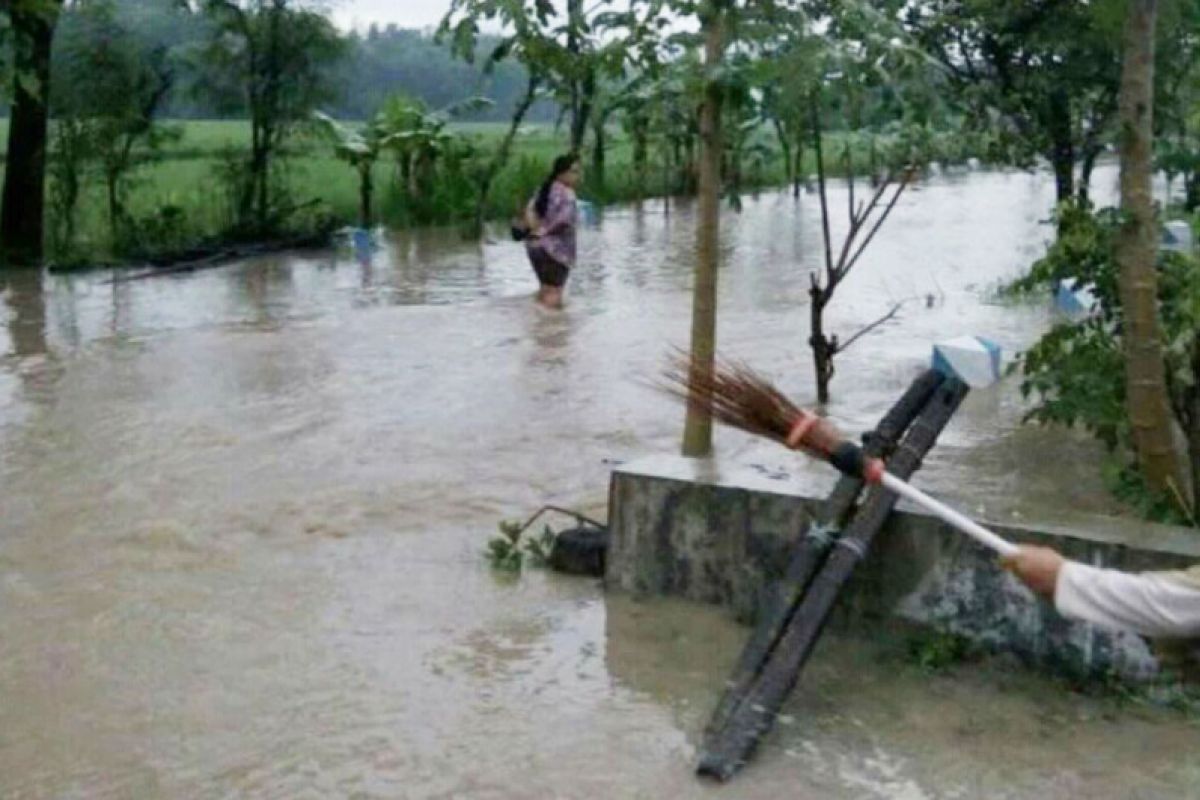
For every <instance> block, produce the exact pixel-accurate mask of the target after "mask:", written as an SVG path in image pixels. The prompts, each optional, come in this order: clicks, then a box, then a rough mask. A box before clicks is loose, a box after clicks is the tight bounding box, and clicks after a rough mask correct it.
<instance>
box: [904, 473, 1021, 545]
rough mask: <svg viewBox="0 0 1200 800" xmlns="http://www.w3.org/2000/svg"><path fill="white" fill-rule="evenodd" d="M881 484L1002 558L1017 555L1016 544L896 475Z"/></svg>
mask: <svg viewBox="0 0 1200 800" xmlns="http://www.w3.org/2000/svg"><path fill="white" fill-rule="evenodd" d="M881 482H882V483H883V485H884V486H885V487H887V488H888V489H891V490H892V491H893V492H895V493H896V494H898V495H900V496H901V497H904V498H906V499H908V500H912V501H913V502H914V503H916V504H917V505H919V506H921V507H922V508H924V509H926V510H927V511H930V512H932V513H933V514H934V515H935V516H937V517H939V518H941V519H942V520H944V521H946V522H948V523H949V524H951V525H953V526H954V527H955V528H958V529H959V530H960V531H962V532H963V533H965V534H967V535H968V536H970V537H971V538H972V539H974V540H975V541H977V542H979V543H980V544H981V545H983V546H984V547H989V548H991V549H992V550H995V551H996V552H997V553H999V554H1000V555H1002V556H1011V555H1014V554H1016V552H1017V546H1016V545H1015V544H1012V543H1011V542H1006V541H1005V540H1004V539H1001V538H1000V537H999V536H997V535H996V534H994V533H992V532H991V531H989V530H988V529H987V528H985V527H983V526H982V525H979V524H978V523H976V522H975V521H974V520H971V519H968V518H967V517H964V516H963V515H962V514H960V513H958V512H957V511H955V510H954V509H953V508H951V507H950V506H948V505H946V504H944V503H941V502H939V501H937V500H934V499H933V498H932V497H930V496H929V495H927V494H925V493H924V492H922V491H921V490H920V489H914V488H913V487H911V486H909V485H908V484H907V483H905V482H904V481H902V480H900V479H899V478H897V477H896V476H895V475H892V474H891V473H890V472H885V473H883V479H882V481H881Z"/></svg>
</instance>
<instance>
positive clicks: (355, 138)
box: [313, 111, 391, 228]
mask: <svg viewBox="0 0 1200 800" xmlns="http://www.w3.org/2000/svg"><path fill="white" fill-rule="evenodd" d="M313 119H314V121H315V122H316V123H317V128H318V130H319V131H320V132H321V133H322V134H323V135H324V136H325V138H326V139H328V140H330V141H331V142H332V143H333V152H334V154H335V155H336V156H337V157H338V158H340V159H342V160H343V161H345V162H346V163H347V164H349V165H350V166H351V167H353V168H354V169H355V170H356V171H357V172H358V187H359V188H358V198H359V212H358V224H359V227H362V228H370V227H371V220H372V214H371V198H372V193H373V191H374V183H373V181H372V176H371V173H372V171H373V170H374V169H375V162H376V161H378V160H379V153H380V151H381V150H382V149H383V148H384V147H386V146H387V145H388V144H389V143H390V140H391V136H390V135H389V134H388V133H387V132H386V130H385V128H384V127H383V125H381V124H380V121H379V119H378V118H376V119H374V120H372V121H371V122H370V123H368V124H367V125H364V126H363V127H362V128H361V129H359V130H354V129H353V128H348V127H346V126H345V125H342V124H341V123H340V122H338V121H337V120H335V119H334V118H333V117H331V116H329V115H328V114H324V113H322V112H320V111H318V112H315V113H314V114H313Z"/></svg>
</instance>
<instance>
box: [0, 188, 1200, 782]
mask: <svg viewBox="0 0 1200 800" xmlns="http://www.w3.org/2000/svg"><path fill="white" fill-rule="evenodd" d="M1098 180H1099V182H1100V186H1099V187H1098V189H1099V190H1100V191H1099V192H1098V194H1100V196H1104V194H1105V193H1106V192H1110V191H1111V188H1112V183H1113V182H1114V181H1115V172H1114V171H1113V170H1111V169H1108V170H1101V171H1099V177H1098ZM839 197H840V199H841V200H842V203H843V205H844V202H845V198H844V196H843V195H840V194H838V193H835V194H834V196H832V197H831V202H832V203H833V204H834V207H835V208H836V207H839V206H837V201H838V199H839ZM1051 198H1052V184H1051V182H1050V181H1049V180H1047V179H1045V178H1044V177H1039V176H1031V175H1027V174H1023V173H1012V174H980V173H976V174H969V175H957V176H943V177H938V178H934V179H932V180H931V181H930V182H928V183H926V184H923V185H922V186H921V187H919V189H918V190H917V191H914V192H912V193H911V194H910V195H908V196H906V197H905V198H904V199H903V200H902V201H901V203H900V205H899V206H898V207H897V209H896V211H895V213H894V215H893V217H892V219H891V220H890V221H889V222H888V224H887V226H886V227H885V229H884V230H883V231H882V232H881V234H880V236H879V237H878V240H877V243H876V244H874V245H873V246H872V249H871V250H870V251H868V253H867V255H866V256H865V258H864V260H863V263H862V264H861V265H860V266H859V268H858V269H857V271H856V272H855V273H853V274H852V275H851V276H850V278H849V279H848V280H847V281H846V283H845V284H844V285H843V287H842V289H841V290H840V291H839V295H838V297H837V298H836V299H835V301H834V305H833V307H832V309H831V311H830V312H829V319H830V320H831V327H832V328H833V329H835V330H837V331H838V332H841V333H842V334H843V335H845V334H848V333H852V332H853V331H854V330H856V329H857V328H858V327H861V326H862V325H863V324H865V323H868V322H870V321H872V320H874V319H876V318H878V317H879V316H881V315H882V314H883V313H885V312H886V311H887V310H888V309H889V308H890V307H891V306H892V304H894V303H895V302H899V301H902V300H903V301H907V302H906V303H905V306H904V309H903V310H902V312H901V313H900V315H899V316H898V318H897V319H896V320H895V321H893V322H892V323H889V324H888V325H886V326H884V327H883V328H881V329H880V330H879V331H878V332H877V333H876V334H874V335H871V336H868V337H866V338H865V339H864V340H863V341H861V342H860V343H859V344H858V345H857V346H856V348H855V349H853V350H851V351H849V352H848V353H846V354H845V355H844V356H843V357H842V358H841V360H839V363H838V374H837V376H836V377H835V379H834V384H833V389H832V391H833V397H834V402H833V404H832V405H831V406H830V413H831V415H833V416H834V417H835V418H836V419H837V420H838V421H839V422H841V423H842V424H844V425H845V426H846V428H847V429H849V430H856V429H861V428H863V427H866V426H868V425H870V424H872V423H873V421H874V420H875V419H876V418H877V417H878V416H879V415H880V414H881V413H882V412H883V410H884V409H885V408H886V407H887V406H888V405H889V404H890V402H891V401H892V400H893V399H894V398H895V397H896V396H897V395H898V394H899V393H900V392H901V391H902V390H903V388H904V386H905V385H906V384H907V383H908V381H909V380H910V378H911V377H912V376H913V375H914V374H916V373H917V372H918V371H919V370H920V369H921V368H922V367H923V365H924V364H925V363H926V362H927V359H928V353H929V345H930V343H931V342H932V341H934V340H937V339H944V338H950V337H952V336H957V335H960V334H966V333H973V334H983V335H988V336H991V337H992V338H994V339H996V340H997V341H999V342H1000V343H1001V344H1002V345H1004V346H1005V347H1006V348H1007V349H1009V350H1010V351H1011V350H1013V349H1019V348H1020V347H1022V346H1024V345H1026V344H1028V343H1029V342H1030V341H1032V340H1033V339H1034V338H1035V337H1036V335H1037V334H1038V333H1039V332H1040V331H1041V330H1043V329H1044V328H1045V326H1046V325H1048V324H1049V321H1050V315H1049V311H1048V309H1047V308H1045V307H1044V306H1042V305H1041V304H1029V305H1018V306H1006V305H1003V304H997V303H993V302H991V301H989V300H988V298H989V297H990V290H991V289H992V288H994V287H995V286H996V285H998V284H999V283H1000V282H1002V281H1004V280H1006V279H1008V278H1011V277H1013V276H1015V275H1017V274H1019V273H1020V272H1021V270H1022V269H1023V268H1024V267H1025V266H1026V265H1028V263H1029V262H1030V261H1031V260H1032V259H1033V258H1034V257H1036V255H1037V254H1038V253H1040V251H1041V249H1042V242H1043V241H1044V239H1045V238H1046V236H1048V235H1049V232H1048V230H1047V229H1046V228H1045V227H1044V226H1040V225H1039V219H1040V218H1042V217H1044V216H1045V215H1046V209H1048V208H1049V207H1050V204H1051ZM815 208H816V206H815V202H814V199H813V198H812V197H803V198H801V199H800V200H799V201H794V200H792V199H791V198H790V197H787V196H785V195H781V194H774V193H771V194H764V195H762V196H760V197H758V198H746V207H745V210H744V212H743V213H742V214H741V215H732V214H730V215H729V216H728V217H727V218H726V228H725V240H726V265H725V267H724V268H723V272H722V275H721V297H720V303H721V306H720V332H719V338H720V342H721V349H722V351H723V352H725V353H726V354H728V355H732V356H736V357H740V358H744V359H747V360H749V361H751V362H753V363H754V364H755V365H756V366H758V367H759V368H761V369H762V370H763V371H764V372H766V373H767V374H769V375H770V376H772V377H773V378H774V379H776V380H777V381H778V382H779V383H780V385H781V386H782V387H783V388H785V390H787V391H788V392H789V393H791V394H794V395H795V396H797V397H798V398H800V399H801V400H805V401H808V400H809V399H810V398H811V397H812V396H813V393H814V392H813V386H812V380H811V363H810V360H809V356H808V353H807V347H806V344H805V343H806V341H807V335H808V334H807V329H806V325H807V313H806V308H805V304H806V302H807V298H806V294H805V292H806V287H807V281H808V273H809V271H810V270H811V269H813V268H815V267H817V265H818V259H819V250H820V247H819V236H818V225H819V217H818V216H817V214H816V213H815ZM693 236H694V228H693V217H692V211H691V208H690V206H688V205H687V204H680V205H676V206H674V207H672V209H671V213H670V215H669V216H664V214H663V209H662V205H661V203H648V204H646V205H645V206H644V207H642V208H640V209H638V208H620V209H615V210H610V211H609V212H608V213H607V214H606V215H605V218H604V220H603V222H602V223H601V225H600V226H599V227H597V228H591V229H588V230H587V231H585V232H584V233H583V235H582V236H581V242H580V244H581V263H580V266H579V268H578V269H577V270H576V271H575V274H574V275H573V277H572V281H571V285H570V289H569V298H568V304H569V305H568V309H567V310H566V311H565V312H564V313H561V314H553V313H546V312H541V311H538V310H535V309H534V308H533V306H532V303H531V300H530V297H531V293H532V291H533V289H534V288H535V286H534V282H533V279H532V276H531V273H530V270H529V268H528V266H527V265H526V263H525V260H524V256H523V253H522V251H521V250H520V249H519V246H517V245H515V244H513V243H511V242H506V241H500V240H497V241H494V242H489V243H486V244H482V245H481V244H477V243H467V242H463V241H462V240H461V239H460V238H459V237H458V236H457V235H456V234H455V233H454V232H446V231H432V232H431V231H423V232H415V233H408V234H398V235H396V236H394V237H392V238H391V239H389V240H388V241H387V243H386V244H385V246H384V247H383V248H382V249H381V250H380V251H379V252H377V253H375V254H373V255H372V256H371V257H370V258H369V259H362V260H356V259H355V258H354V257H353V256H352V255H350V254H348V253H341V254H338V253H327V254H316V255H312V254H310V255H302V256H279V257H272V258H266V259H258V260H254V261H248V262H245V263H241V264H237V265H233V266H230V267H226V268H222V269H216V270H209V271H206V272H201V273H196V274H193V275H186V276H179V277H160V278H155V279H152V280H144V281H118V282H115V283H114V282H110V281H109V280H108V277H109V276H108V275H106V274H100V275H88V276H79V277H63V276H55V277H50V278H47V279H46V280H45V282H44V286H41V285H39V281H35V280H33V279H32V278H30V277H29V276H14V277H9V278H7V279H5V280H6V281H7V282H6V283H3V284H0V286H2V287H3V288H2V289H0V291H2V292H3V294H2V295H0V313H2V314H6V315H7V318H6V319H5V320H4V323H3V324H0V509H2V516H0V642H2V644H0V796H4V797H22V798H23V797H38V798H40V797H88V798H91V797H137V798H143V797H229V796H254V797H280V798H293V797H331V796H357V797H414V798H437V797H446V798H451V797H455V798H457V797H480V798H493V797H494V798H518V797H569V798H575V797H579V798H584V797H648V798H658V797H676V796H678V797H691V796H707V795H709V794H716V793H717V792H718V790H715V789H714V788H713V787H709V786H706V785H704V784H701V783H697V782H696V781H695V780H694V779H693V778H692V776H691V771H690V770H691V764H692V761H693V758H694V747H695V745H696V741H697V735H698V732H699V731H700V729H701V728H702V726H703V722H704V719H705V717H706V714H707V711H708V704H711V703H712V702H713V701H714V700H715V697H716V692H717V690H718V688H719V687H720V686H721V683H722V681H723V680H724V678H725V675H726V673H727V670H728V668H729V665H730V664H731V663H732V661H733V659H734V658H735V656H736V653H737V650H738V648H739V647H740V644H741V642H742V640H743V638H744V635H745V632H744V631H743V630H740V629H737V628H736V627H735V626H733V625H732V624H730V623H729V622H728V621H727V620H725V619H724V617H723V616H722V615H721V613H720V612H719V611H716V610H713V609H706V608H695V607H688V606H684V605H679V604H672V603H661V604H659V603H655V604H641V605H639V604H633V603H629V602H627V601H624V600H620V599H612V598H607V599H606V598H605V597H604V596H603V594H602V593H601V591H600V589H599V587H598V586H597V585H596V584H595V583H593V582H589V581H576V580H567V579H561V578H557V577H555V576H551V575H545V574H541V573H536V572H534V573H527V574H526V575H524V576H523V577H522V578H521V579H520V580H519V581H515V582H514V581H510V580H505V579H503V578H500V577H497V576H496V575H494V574H493V573H492V572H491V571H490V570H489V568H488V567H487V564H486V563H485V562H484V560H483V558H482V556H481V552H482V548H483V545H484V543H485V541H486V539H487V538H488V537H489V536H490V535H491V534H492V533H493V531H494V530H495V525H496V523H497V522H498V521H499V520H500V519H502V518H513V517H521V516H523V515H525V514H527V513H528V512H530V511H531V510H533V509H535V508H536V507H538V506H539V505H541V504H543V503H558V504H564V505H571V506H575V507H577V508H579V509H580V510H583V511H587V512H592V513H594V514H601V515H602V514H603V511H604V504H605V501H606V491H607V475H608V471H609V469H610V468H611V465H612V463H613V462H615V461H623V460H627V459H632V458H636V457H639V456H642V455H646V454H650V453H661V452H671V451H674V450H675V449H676V447H677V445H678V436H679V433H680V428H681V422H682V413H681V412H680V410H679V409H677V408H674V407H673V406H672V405H671V404H670V402H669V401H667V400H665V399H662V398H660V397H658V396H657V395H656V394H655V393H653V392H652V391H648V390H647V389H646V388H644V381H645V380H646V379H648V378H650V377H652V376H653V375H654V374H655V373H656V372H657V370H658V369H659V368H660V366H661V364H662V359H663V356H664V354H665V352H666V351H667V349H668V348H669V347H670V346H672V345H683V344H685V343H686V341H687V331H688V329H689V324H690V296H689V291H690V284H691V266H692V260H691V253H692V246H693ZM927 295H932V296H933V301H932V306H930V304H929V303H928V302H927V301H926V296H927ZM910 298H911V299H910ZM1022 408H1023V407H1022V405H1021V402H1020V399H1019V394H1018V393H1017V392H1016V390H1015V387H1014V385H1013V381H1012V379H1010V380H1009V381H1008V382H1006V384H1005V385H1004V386H1002V387H999V388H997V389H993V390H990V391H987V392H977V393H975V395H974V396H972V397H971V398H969V399H968V402H967V404H966V405H965V406H964V408H963V410H962V411H961V412H960V414H959V416H958V418H957V419H956V421H955V422H954V423H953V424H952V426H951V428H950V430H949V431H948V432H947V435H946V436H945V438H944V439H943V442H942V444H940V445H939V448H938V450H937V451H936V453H935V455H934V456H933V457H931V458H930V459H929V462H928V464H927V466H926V468H925V469H924V470H923V471H922V473H921V474H920V478H919V482H920V483H921V484H922V485H923V486H925V487H927V488H930V489H933V490H935V491H939V492H942V493H944V494H946V495H947V496H950V497H952V498H954V499H955V500H956V501H957V502H960V503H962V504H964V505H965V506H966V507H968V508H970V509H972V510H974V511H977V512H981V513H983V514H984V515H986V516H990V517H992V518H1005V517H1009V516H1012V515H1028V516H1037V517H1052V516H1057V515H1059V514H1061V513H1064V512H1065V511H1066V510H1068V509H1069V508H1072V507H1073V508H1082V509H1087V510H1091V511H1112V510H1115V508H1114V506H1113V501H1111V500H1110V499H1109V498H1108V497H1107V495H1106V494H1105V492H1104V489H1103V486H1102V484H1101V481H1100V478H1099V476H1098V475H1097V474H1096V472H1097V471H1096V469H1095V463H1096V460H1097V458H1098V456H1099V451H1098V449H1097V448H1096V447H1095V446H1094V444H1093V443H1091V442H1089V441H1088V440H1086V439H1085V438H1082V437H1077V436H1072V435H1068V434H1064V433H1062V432H1047V431H1040V430H1036V429H1028V428H1019V427H1018V426H1017V420H1018V419H1019V417H1020V414H1021V412H1022ZM717 446H718V449H719V451H720V452H721V453H722V454H723V455H727V456H731V457H734V458H737V459H739V460H744V461H748V462H751V463H761V464H765V465H771V466H784V467H786V468H788V469H791V470H797V469H803V467H802V466H801V465H800V464H799V463H798V462H797V461H795V460H794V459H792V458H791V457H789V456H788V455H787V454H784V453H780V452H778V451H777V450H775V449H773V448H771V447H769V446H765V445H762V444H760V443H758V442H755V441H752V440H750V439H749V438H748V437H745V436H742V435H740V434H737V433H736V432H728V431H720V432H719V433H718V438H717ZM813 474H814V480H818V481H828V480H831V479H830V477H829V476H828V475H825V474H823V473H818V472H814V473H813ZM847 675H853V676H854V677H855V679H854V680H853V681H847V680H846V679H845V676H847ZM804 686H805V687H806V689H808V691H804V692H800V693H798V694H797V697H796V698H794V699H793V701H792V703H791V704H790V706H789V707H788V708H787V713H788V714H789V715H791V716H792V717H794V718H795V720H796V722H795V724H794V725H790V726H783V727H782V728H781V729H780V732H779V733H778V734H777V735H775V736H773V737H772V739H771V740H769V741H768V742H767V744H766V745H765V746H764V749H763V751H762V758H761V759H760V760H759V761H758V762H757V763H756V764H755V765H754V766H753V767H752V768H751V769H750V770H748V771H747V772H746V773H745V775H744V776H743V777H742V778H740V779H739V783H738V784H737V788H736V791H737V793H738V796H739V797H750V798H757V797H763V798H766V797H777V796H779V795H780V793H781V792H786V793H788V794H789V795H792V796H812V797H854V798H861V797H907V798H941V797H946V798H950V797H1014V798H1015V797H1026V796H1029V795H1030V794H1031V793H1034V792H1041V793H1042V796H1046V797H1075V796H1089V797H1130V796H1142V797H1181V796H1188V794H1187V792H1192V793H1193V794H1192V795H1191V796H1196V791H1197V789H1196V787H1197V786H1200V774H1198V772H1197V766H1196V759H1195V758H1194V753H1195V752H1196V750H1195V747H1196V745H1197V743H1200V729H1197V728H1196V727H1195V725H1194V724H1192V723H1189V722H1188V721H1187V720H1186V719H1184V718H1183V717H1181V716H1175V715H1172V714H1171V713H1169V712H1162V711H1148V710H1139V709H1130V708H1121V709H1116V710H1114V708H1113V707H1112V706H1111V703H1107V702H1105V701H1098V700H1086V699H1084V698H1080V697H1077V696H1075V695H1070V694H1066V693H1064V692H1062V691H1061V690H1059V689H1057V688H1056V687H1053V686H1051V685H1050V684H1047V683H1045V682H1044V681H1041V680H1040V679H1038V678H1035V677H1033V676H1030V675H1027V674H1024V673H1021V672H1019V671H1018V672H1017V673H1015V674H1014V673H1013V672H1012V671H1009V672H1008V673H1007V674H1005V672H1004V671H1003V670H994V671H987V670H985V671H984V672H981V673H979V674H976V673H974V672H973V671H971V670H965V671H964V672H963V673H962V674H959V675H956V676H954V677H952V678H945V677H940V678H936V679H929V678H927V677H926V676H925V675H924V674H923V673H921V672H920V671H919V670H917V669H916V667H913V666H910V665H906V664H905V662H904V661H903V659H897V658H895V657H893V656H892V655H889V653H888V652H887V651H886V648H884V647H883V646H882V645H878V644H869V643H864V642H858V641H855V640H853V639H836V640H830V641H829V642H826V643H824V644H823V645H822V650H821V651H819V652H818V654H817V656H816V657H815V658H814V659H813V661H812V664H811V666H810V668H809V670H808V672H807V673H806V676H805V682H804ZM1189 752H1190V754H1191V756H1189Z"/></svg>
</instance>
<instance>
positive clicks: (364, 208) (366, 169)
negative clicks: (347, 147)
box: [358, 161, 374, 228]
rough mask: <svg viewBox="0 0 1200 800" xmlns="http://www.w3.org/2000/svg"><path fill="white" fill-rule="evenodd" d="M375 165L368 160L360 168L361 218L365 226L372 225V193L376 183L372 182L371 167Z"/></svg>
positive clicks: (362, 224) (359, 194)
mask: <svg viewBox="0 0 1200 800" xmlns="http://www.w3.org/2000/svg"><path fill="white" fill-rule="evenodd" d="M373 166H374V164H373V163H372V162H370V161H368V162H367V163H366V164H364V165H361V166H359V168H358V174H359V184H358V199H359V219H360V220H361V226H362V227H363V228H370V227H371V193H372V191H373V190H374V184H373V183H372V182H371V169H372V167H373Z"/></svg>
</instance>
